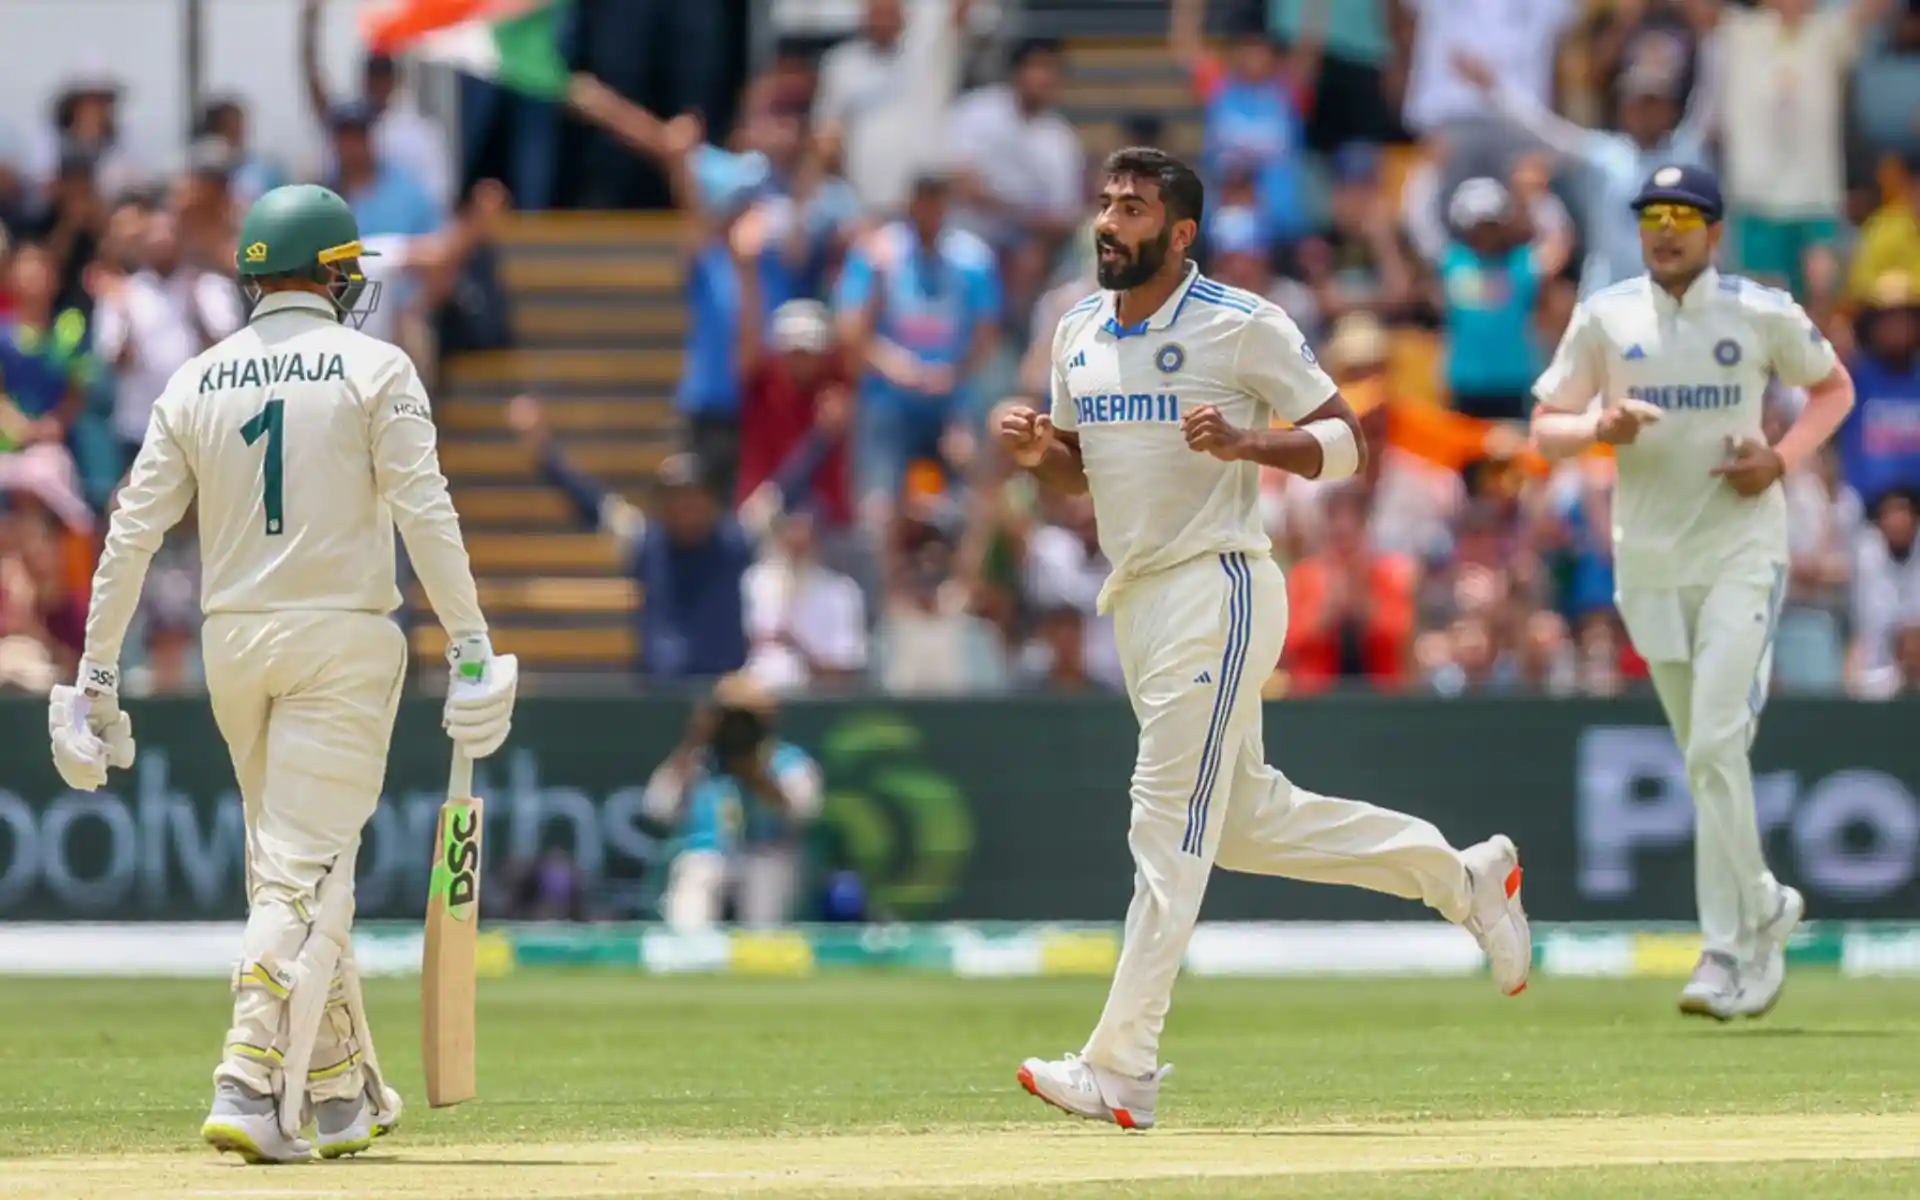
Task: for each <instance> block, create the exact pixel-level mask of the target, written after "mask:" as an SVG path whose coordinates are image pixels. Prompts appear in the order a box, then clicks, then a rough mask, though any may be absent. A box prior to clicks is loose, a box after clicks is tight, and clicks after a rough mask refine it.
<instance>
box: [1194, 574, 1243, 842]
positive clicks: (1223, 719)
mask: <svg viewBox="0 0 1920 1200" xmlns="http://www.w3.org/2000/svg"><path fill="white" fill-rule="evenodd" d="M1220 567H1221V569H1222V570H1223V571H1225V572H1226V573H1227V644H1226V647H1225V648H1224V649H1223V650H1222V651H1221V654H1220V675H1219V677H1218V678H1217V679H1216V680H1215V681H1214V688H1215V691H1214V694H1213V715H1212V717H1210V718H1209V719H1208V721H1207V740H1206V742H1205V743H1204V744H1203V745H1202V746H1201V748H1200V770H1199V772H1198V774H1197V775H1196V776H1195V778H1194V781H1193V792H1192V794H1191V795H1189V796H1188V797H1187V828H1186V833H1185V835H1184V836H1183V837H1182V838H1181V839H1180V849H1182V850H1183V851H1185V852H1186V853H1188V854H1199V853H1200V848H1201V845H1202V844H1203V843H1204V842H1205V841H1206V836H1207V807H1208V805H1209V804H1210V803H1211V802H1212V800H1213V785H1214V781H1215V780H1216V779H1217V778H1218V776H1219V773H1220V758H1221V754H1222V752H1223V750H1224V749H1225V744H1226V725H1227V718H1228V716H1229V715H1231V713H1232V712H1233V696H1234V692H1235V690H1236V689H1237V688H1238V686H1239V679H1240V675H1241V668H1242V667H1244V666H1245V664H1246V657H1247V641H1248V634H1249V631H1250V630H1251V629H1252V626H1253V620H1252V617H1253V612H1252V609H1253V595H1252V587H1251V583H1252V579H1253V576H1252V574H1251V573H1250V572H1249V571H1248V570H1247V562H1246V555H1244V554H1223V555H1221V556H1220Z"/></svg>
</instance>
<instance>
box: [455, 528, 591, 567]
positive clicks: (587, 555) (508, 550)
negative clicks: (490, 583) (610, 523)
mask: <svg viewBox="0 0 1920 1200" xmlns="http://www.w3.org/2000/svg"><path fill="white" fill-rule="evenodd" d="M467 557H468V558H470V559H472V560H473V573H474V574H475V575H516V574H520V575H525V574H533V573H537V572H540V571H576V572H582V573H585V572H594V571H599V572H604V573H608V574H612V573H615V572H618V571H620V570H621V568H622V567H623V566H624V565H625V564H624V561H623V560H624V558H625V554H624V553H623V551H622V550H621V547H620V543H619V542H617V541H615V540H614V539H613V538H610V537H607V536H605V535H604V534H599V533H485V532H478V531H476V532H475V533H472V534H470V535H468V537H467Z"/></svg>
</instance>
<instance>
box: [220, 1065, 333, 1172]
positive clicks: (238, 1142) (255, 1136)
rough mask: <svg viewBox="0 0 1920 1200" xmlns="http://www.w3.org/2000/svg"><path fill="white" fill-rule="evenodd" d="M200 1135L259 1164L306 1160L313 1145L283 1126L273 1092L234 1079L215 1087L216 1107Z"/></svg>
mask: <svg viewBox="0 0 1920 1200" xmlns="http://www.w3.org/2000/svg"><path fill="white" fill-rule="evenodd" d="M200 1137H201V1139H202V1140H203V1141H205V1142H206V1143H207V1145H209V1146H212V1147H213V1148H214V1149H215V1150H218V1151H220V1153H222V1154H238V1155H239V1156H240V1157H241V1158H243V1159H245V1160H246V1161H247V1162H250V1163H253V1164H255V1165H259V1164H263V1163H290V1162H306V1161H307V1160H309V1159H311V1158H312V1157H313V1147H312V1146H310V1145H308V1144H307V1142H305V1141H304V1140H302V1139H300V1138H289V1137H288V1136H287V1135H286V1134H284V1133H282V1132H281V1130H280V1115H279V1112H278V1111H277V1109H276V1108H275V1106H274V1102H273V1097H272V1096H261V1095H258V1094H256V1093H254V1092H250V1091H248V1090H247V1089H246V1088H243V1087H241V1086H240V1085H239V1084H238V1083H236V1082H234V1081H233V1080H231V1079H222V1080H220V1081H219V1082H218V1083H216V1084H215V1085H214V1088H213V1109H212V1111H210V1112H208V1113H207V1119H206V1121H204V1122H203V1123H202V1124H201V1126H200Z"/></svg>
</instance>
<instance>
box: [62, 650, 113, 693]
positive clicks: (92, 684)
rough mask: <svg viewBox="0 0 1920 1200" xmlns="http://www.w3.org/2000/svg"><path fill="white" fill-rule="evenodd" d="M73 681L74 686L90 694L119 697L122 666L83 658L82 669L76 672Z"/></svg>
mask: <svg viewBox="0 0 1920 1200" xmlns="http://www.w3.org/2000/svg"><path fill="white" fill-rule="evenodd" d="M73 682H74V686H76V687H78V688H79V689H80V690H81V691H83V692H85V693H87V694H88V695H90V696H114V697H117V696H119V695H120V668H118V667H116V666H113V665H111V664H109V663H103V662H95V661H94V660H93V659H90V658H83V659H81V660H80V669H79V670H78V671H75V672H74V679H73Z"/></svg>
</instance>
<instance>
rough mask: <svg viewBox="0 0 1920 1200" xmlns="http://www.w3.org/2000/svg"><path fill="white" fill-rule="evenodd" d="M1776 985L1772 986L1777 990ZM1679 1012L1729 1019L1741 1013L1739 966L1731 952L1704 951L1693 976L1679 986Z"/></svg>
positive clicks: (1719, 1019) (1715, 1018)
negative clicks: (1684, 984)
mask: <svg viewBox="0 0 1920 1200" xmlns="http://www.w3.org/2000/svg"><path fill="white" fill-rule="evenodd" d="M1778 990H1779V989H1778V988H1777V987H1776V988H1775V991H1776V993H1777V992H1778ZM1680 1011H1681V1012H1683V1013H1685V1014H1687V1015H1688V1016H1690V1017H1712V1018H1713V1019H1714V1020H1716V1021H1730V1020H1732V1019H1733V1018H1734V1017H1736V1016H1738V1015H1739V1013H1740V968H1739V966H1738V964H1736V963H1735V962H1734V961H1733V955H1731V954H1722V953H1720V952H1719V951H1718V950H1705V951H1702V952H1701V954H1700V961H1699V962H1697V963H1695V964H1694V966H1693V976H1692V977H1691V978H1690V979H1688V980H1687V986H1686V987H1684V988H1681V989H1680Z"/></svg>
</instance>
